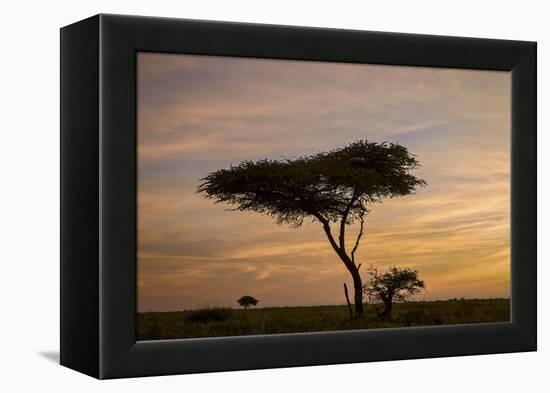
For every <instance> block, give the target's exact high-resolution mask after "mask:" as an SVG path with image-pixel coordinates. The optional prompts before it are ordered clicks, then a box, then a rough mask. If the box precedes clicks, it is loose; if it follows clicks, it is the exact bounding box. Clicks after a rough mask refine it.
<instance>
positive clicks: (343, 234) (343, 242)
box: [338, 190, 357, 253]
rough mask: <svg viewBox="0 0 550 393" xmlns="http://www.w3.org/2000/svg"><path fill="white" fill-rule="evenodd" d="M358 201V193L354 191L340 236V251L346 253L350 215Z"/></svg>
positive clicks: (341, 224) (344, 215)
mask: <svg viewBox="0 0 550 393" xmlns="http://www.w3.org/2000/svg"><path fill="white" fill-rule="evenodd" d="M356 200H357V191H355V190H354V191H353V194H352V196H351V198H350V201H349V203H348V205H347V206H346V209H345V210H344V213H343V214H342V221H340V235H339V236H338V240H339V241H340V249H341V250H342V251H343V252H344V253H346V225H347V221H348V215H349V212H350V210H351V207H352V206H353V204H354V203H355V201H356Z"/></svg>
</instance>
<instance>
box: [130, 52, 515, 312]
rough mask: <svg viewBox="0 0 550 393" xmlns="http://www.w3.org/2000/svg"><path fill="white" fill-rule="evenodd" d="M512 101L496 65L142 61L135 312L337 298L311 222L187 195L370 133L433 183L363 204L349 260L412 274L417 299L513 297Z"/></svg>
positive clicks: (333, 271)
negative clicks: (227, 172) (243, 165)
mask: <svg viewBox="0 0 550 393" xmlns="http://www.w3.org/2000/svg"><path fill="white" fill-rule="evenodd" d="M509 96H510V74H509V73H508V72H501V71H474V70H455V69H438V68H420V67H402V66H380V65H363V64H345V63H323V62H305V61H285V60H266V59H247V58H231V57H213V56H191V55H168V54H150V53H140V54H139V55H138V167H139V168H138V303H139V310H140V311H164V310H181V309H189V308H196V307H201V306H206V305H221V306H232V307H236V306H237V304H236V300H237V299H238V298H239V297H241V296H242V295H252V296H254V297H256V298H257V299H259V300H260V306H264V307H265V306H296V305H317V304H342V303H343V302H344V298H343V292H342V283H343V282H347V283H348V285H350V284H351V282H350V277H349V273H348V272H347V271H346V269H345V267H344V266H343V264H342V263H341V262H340V260H339V258H338V257H337V256H336V255H335V254H334V251H333V250H332V248H331V247H330V245H329V243H328V242H327V240H326V238H325V235H324V233H323V230H322V228H321V226H320V225H319V224H318V223H314V222H307V223H305V224H304V226H303V227H302V228H299V229H291V228H289V227H288V226H284V225H283V226H280V225H277V224H275V223H274V221H273V219H271V218H269V217H267V216H262V215H258V214H257V213H252V212H250V213H248V212H236V211H228V210H227V208H228V207H229V206H227V205H223V204H214V203H213V201H212V200H207V199H204V198H203V197H202V196H201V195H199V194H197V193H196V192H195V191H196V188H197V185H198V181H199V179H200V178H202V177H204V176H205V175H206V174H207V173H209V172H211V171H214V170H217V169H220V168H227V167H229V166H230V165H231V164H238V163H239V162H241V161H243V160H256V159H262V158H273V159H277V158H286V157H295V156H298V155H307V154H313V153H316V152H319V151H325V150H330V149H333V148H336V147H342V146H345V145H347V144H348V143H350V142H353V141H356V140H358V139H365V138H368V139H369V140H371V141H390V142H398V143H400V144H402V145H404V146H406V147H407V148H408V149H409V151H410V152H411V153H413V154H415V155H416V156H417V159H418V161H419V162H420V164H421V165H422V167H421V168H419V169H418V170H416V171H415V175H416V176H418V177H421V178H423V179H425V180H426V181H427V183H428V185H427V186H426V187H424V188H422V189H420V190H419V191H418V192H417V193H416V194H413V195H409V196H406V197H402V198H396V199H392V200H386V201H384V202H383V203H382V204H377V205H376V206H373V208H372V211H371V212H370V214H369V215H368V216H367V217H366V222H365V234H364V236H363V240H362V243H361V246H360V248H359V250H358V252H357V254H356V259H357V260H358V262H361V263H362V264H363V266H366V265H370V264H372V265H374V266H378V267H380V268H382V269H383V268H385V267H387V266H389V265H397V266H407V267H411V268H414V269H417V270H418V271H419V274H420V277H421V278H422V279H424V281H425V282H426V285H427V288H426V291H424V292H423V293H421V294H420V295H419V298H420V299H427V300H429V299H447V298H451V297H466V298H472V297H509V286H510V236H509V233H510V209H509V205H510V195H509V194H510V169H509V167H510V144H509V138H510V110H509V107H510V98H509ZM357 229H358V228H356V227H355V226H353V227H352V228H351V229H350V230H349V232H350V237H349V239H350V242H352V241H353V240H354V233H356V231H357ZM363 273H364V272H363Z"/></svg>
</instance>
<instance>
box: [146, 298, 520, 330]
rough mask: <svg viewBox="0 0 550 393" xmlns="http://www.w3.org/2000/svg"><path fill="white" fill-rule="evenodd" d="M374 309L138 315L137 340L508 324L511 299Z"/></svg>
mask: <svg viewBox="0 0 550 393" xmlns="http://www.w3.org/2000/svg"><path fill="white" fill-rule="evenodd" d="M380 307H381V306H378V305H366V309H365V316H364V318H361V319H350V318H349V314H348V309H347V307H346V306H314V307H273V308H259V309H248V310H241V309H230V308H208V309H201V310H188V311H178V312H147V313H139V314H138V320H137V330H138V340H165V339H176V338H197V337H221V336H244V335H254V334H274V333H298V332H321V331H334V330H352V329H376V328H392V327H407V326H430V325H447V324H469V323H486V322H506V321H509V320H510V300H509V299H469V300H465V299H451V300H444V301H430V302H407V303H402V304H396V305H394V309H393V311H392V317H391V319H390V320H385V321H383V320H380V318H378V314H377V313H378V312H379V311H380Z"/></svg>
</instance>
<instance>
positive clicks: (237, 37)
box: [61, 14, 537, 379]
mask: <svg viewBox="0 0 550 393" xmlns="http://www.w3.org/2000/svg"><path fill="white" fill-rule="evenodd" d="M138 51H146V52H162V53H186V54H207V55H223V56H243V57H256V58H276V59H297V60H312V61H315V60H322V61H334V62H351V63H369V64H388V65H389V64H391V65H408V66H429V67H450V68H465V69H480V70H506V71H511V78H512V83H511V86H512V90H511V102H512V108H511V113H512V119H511V128H512V129H511V183H512V184H511V201H512V205H511V321H510V322H505V323H488V324H473V325H454V326H438V327H410V328H399V329H374V330H362V331H359V330H354V331H339V332H320V333H296V334H280V335H262V336H245V337H225V338H223V337H222V338H204V339H183V340H165V341H143V342H136V323H135V319H136V53H137V52H138ZM536 89H537V79H536V43H535V42H524V41H508V40H494V39H477V38H460V37H441V36H427V35H414V34H396V33H380V32H365V31H351V30H335V29H320V28H303V27H289V26H272V25H257V24H245V23H227V22H210V21H195V20H181V19H170V18H151V17H135V16H121V15H104V14H102V15H97V16H94V17H91V18H89V19H86V20H84V21H81V22H78V23H75V24H72V25H69V26H66V27H64V28H62V29H61V364H62V365H64V366H67V367H70V368H72V369H75V370H78V371H80V372H82V373H85V374H88V375H90V376H93V377H96V378H101V379H103V378H120V377H135V376H146V375H164V374H180V373H195V372H209V371H227V370H243V369H260V368H273V367H291V366H309V365H322V364H337V363H350V362H367V361H381V360H394V359H414V358H426V357H443V356H461V355H473V354H490V353H503V352H518V351H535V350H536V348H537V344H536V343H537V330H536V328H537V326H536V325H537V323H536V321H537V316H536V310H537V298H536V292H537V290H536V262H537V261H536V248H537V247H536V246H537V245H536V206H537V203H536V202H537V201H536V194H537V193H536V127H537V124H536V106H537V102H536Z"/></svg>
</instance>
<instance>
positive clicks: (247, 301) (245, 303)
mask: <svg viewBox="0 0 550 393" xmlns="http://www.w3.org/2000/svg"><path fill="white" fill-rule="evenodd" d="M259 302H260V301H259V300H258V299H255V298H253V297H252V296H243V297H241V298H240V299H239V300H237V303H239V306H241V307H244V308H245V309H247V308H248V307H250V306H255V305H257V304H258V303H259Z"/></svg>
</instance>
